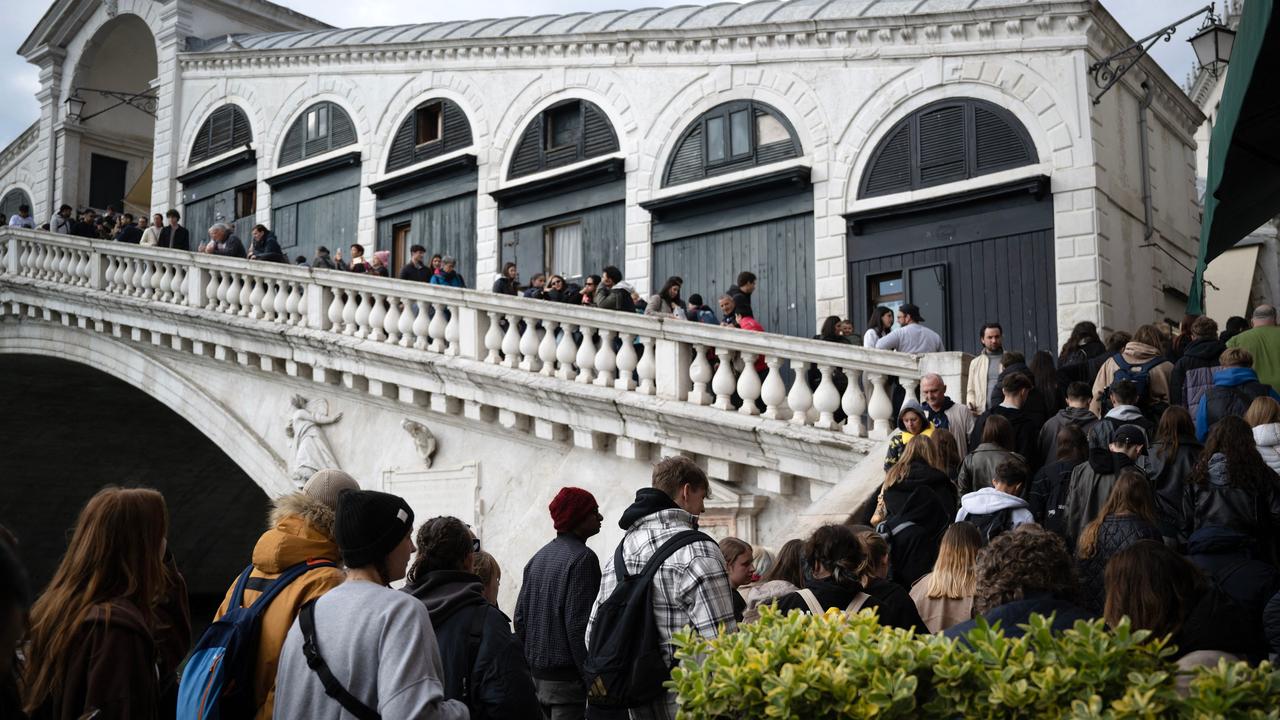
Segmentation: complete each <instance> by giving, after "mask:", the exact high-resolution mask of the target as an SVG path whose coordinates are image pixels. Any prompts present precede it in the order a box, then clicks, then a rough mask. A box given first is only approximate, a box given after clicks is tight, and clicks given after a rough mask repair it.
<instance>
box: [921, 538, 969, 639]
mask: <svg viewBox="0 0 1280 720" xmlns="http://www.w3.org/2000/svg"><path fill="white" fill-rule="evenodd" d="M982 545H983V537H982V533H980V532H978V529H977V528H976V527H974V526H973V525H971V524H969V523H967V522H958V523H955V524H953V525H952V526H951V527H949V528H947V531H946V532H945V533H944V534H943V536H942V545H941V546H940V547H939V549H938V560H937V561H936V562H935V563H934V564H933V570H932V571H931V572H929V573H928V574H927V575H924V576H923V577H921V578H920V579H919V580H917V581H916V582H915V584H914V585H912V586H911V600H912V601H913V602H915V604H916V610H917V611H919V613H920V619H921V620H924V624H925V627H927V628H929V632H931V633H940V632H942V631H944V630H946V629H947V628H949V627H951V626H953V625H957V624H959V623H962V622H966V621H968V620H969V619H971V618H972V617H973V593H974V591H975V590H976V589H977V582H978V573H977V563H978V550H980V549H981V548H982Z"/></svg>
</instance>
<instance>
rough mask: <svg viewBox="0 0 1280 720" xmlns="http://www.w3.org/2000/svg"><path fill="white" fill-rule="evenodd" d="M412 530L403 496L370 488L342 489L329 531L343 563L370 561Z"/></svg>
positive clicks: (382, 555)
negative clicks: (335, 517)
mask: <svg viewBox="0 0 1280 720" xmlns="http://www.w3.org/2000/svg"><path fill="white" fill-rule="evenodd" d="M411 530H413V509H412V508H410V507H409V504H408V503H406V502H405V501H404V499H403V498H401V497H399V496H397V495H391V494H390V493H382V492H376V491H373V490H343V491H342V492H341V493H339V494H338V513H337V519H336V520H335V521H334V528H333V534H334V538H335V539H336V540H337V541H338V549H339V550H341V551H342V561H343V562H344V563H346V564H347V567H364V566H365V565H372V564H374V563H376V562H378V561H379V560H381V559H383V558H385V557H386V556H388V555H390V554H391V551H392V550H395V549H396V546H397V545H399V544H400V542H401V541H402V540H404V538H405V536H406V535H408V534H409V532H410V531H411Z"/></svg>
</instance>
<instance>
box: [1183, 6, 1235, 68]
mask: <svg viewBox="0 0 1280 720" xmlns="http://www.w3.org/2000/svg"><path fill="white" fill-rule="evenodd" d="M1187 42H1189V43H1191V49H1192V50H1195V51H1196V61H1197V62H1199V63H1200V67H1203V68H1208V69H1209V72H1211V73H1213V76H1214V77H1217V76H1218V67H1219V66H1221V65H1226V64H1227V63H1228V62H1230V61H1231V48H1232V47H1233V46H1234V45H1235V42H1236V31H1235V30H1232V29H1231V28H1229V27H1227V26H1226V25H1223V24H1222V23H1220V22H1218V19H1217V18H1216V17H1214V16H1213V13H1212V12H1210V13H1209V17H1207V18H1205V19H1204V25H1201V26H1200V29H1199V30H1198V31H1196V34H1195V35H1192V36H1191V39H1190V40H1187Z"/></svg>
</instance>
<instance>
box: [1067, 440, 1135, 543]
mask: <svg viewBox="0 0 1280 720" xmlns="http://www.w3.org/2000/svg"><path fill="white" fill-rule="evenodd" d="M1133 464H1134V462H1133V460H1132V459H1130V458H1129V456H1128V455H1125V454H1123V453H1117V452H1111V451H1110V450H1107V449H1098V448H1090V449H1089V461H1088V462H1083V463H1080V464H1079V465H1077V466H1076V469H1075V470H1072V471H1071V490H1070V491H1069V492H1068V494H1067V522H1066V531H1067V538H1068V542H1069V543H1070V544H1071V546H1072V547H1074V546H1075V542H1076V540H1077V539H1079V537H1080V533H1082V532H1084V528H1085V526H1086V525H1088V524H1089V523H1091V522H1093V519H1094V518H1095V517H1097V516H1098V512H1099V511H1100V510H1101V509H1102V506H1103V504H1104V503H1106V502H1107V498H1108V497H1110V496H1111V488H1113V487H1115V484H1116V478H1118V477H1120V471H1121V470H1124V469H1125V468H1127V467H1129V466H1130V465H1133Z"/></svg>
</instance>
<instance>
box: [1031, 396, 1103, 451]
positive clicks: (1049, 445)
mask: <svg viewBox="0 0 1280 720" xmlns="http://www.w3.org/2000/svg"><path fill="white" fill-rule="evenodd" d="M1066 399H1067V406H1066V407H1065V408H1063V409H1061V410H1059V411H1058V414H1056V415H1054V416H1053V417H1051V418H1049V419H1048V420H1047V421H1045V424H1044V425H1042V426H1041V427H1040V437H1039V440H1038V442H1037V444H1036V447H1037V449H1038V450H1039V451H1040V458H1041V459H1042V460H1044V461H1046V462H1050V461H1052V460H1053V458H1056V457H1057V456H1058V431H1059V430H1061V429H1062V428H1063V427H1064V426H1066V425H1073V426H1075V427H1078V428H1080V430H1081V431H1082V432H1084V433H1088V432H1089V429H1090V428H1092V427H1093V425H1094V423H1096V422H1098V416H1097V415H1094V414H1093V413H1092V412H1090V411H1089V386H1088V385H1086V384H1085V383H1082V382H1073V383H1071V384H1070V385H1068V386H1067V398H1066Z"/></svg>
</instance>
